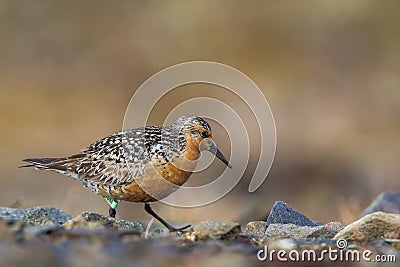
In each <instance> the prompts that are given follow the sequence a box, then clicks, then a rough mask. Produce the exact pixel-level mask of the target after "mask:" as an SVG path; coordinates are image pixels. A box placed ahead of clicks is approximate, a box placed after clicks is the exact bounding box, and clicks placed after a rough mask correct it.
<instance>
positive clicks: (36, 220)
mask: <svg viewBox="0 0 400 267" xmlns="http://www.w3.org/2000/svg"><path fill="white" fill-rule="evenodd" d="M0 218H1V219H2V220H3V221H4V222H6V223H8V224H12V223H16V222H21V223H24V224H28V225H33V226H42V225H61V224H63V223H65V222H66V221H68V220H69V219H71V218H72V216H71V215H68V214H65V213H64V212H63V211H62V210H60V209H58V208H55V207H47V206H39V207H33V208H29V209H25V210H21V209H12V208H6V207H0Z"/></svg>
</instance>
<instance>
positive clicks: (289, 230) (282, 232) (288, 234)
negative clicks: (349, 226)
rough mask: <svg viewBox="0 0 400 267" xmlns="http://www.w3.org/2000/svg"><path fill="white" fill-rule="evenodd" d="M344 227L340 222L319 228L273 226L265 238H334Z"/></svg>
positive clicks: (319, 226)
mask: <svg viewBox="0 0 400 267" xmlns="http://www.w3.org/2000/svg"><path fill="white" fill-rule="evenodd" d="M342 228H343V226H342V224H341V223H339V222H331V223H328V224H326V225H318V226H298V225H295V224H271V225H269V226H268V228H267V230H266V231H265V237H267V238H272V239H283V238H292V239H304V238H324V239H330V238H332V237H333V236H334V235H335V234H336V233H337V232H338V231H339V230H340V229H342Z"/></svg>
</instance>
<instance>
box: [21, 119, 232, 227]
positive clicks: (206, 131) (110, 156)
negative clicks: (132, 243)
mask: <svg viewBox="0 0 400 267" xmlns="http://www.w3.org/2000/svg"><path fill="white" fill-rule="evenodd" d="M202 150H208V151H210V152H212V153H213V154H215V156H216V157H218V158H219V159H220V160H221V161H222V162H223V163H224V164H225V165H226V166H228V167H229V168H232V167H231V165H230V163H229V161H228V160H227V159H226V157H225V156H224V155H223V154H222V153H221V151H220V150H219V149H218V148H217V146H216V145H215V143H214V142H213V141H212V131H211V127H210V125H209V124H208V123H207V122H206V121H205V120H203V119H202V118H200V117H197V116H184V117H180V118H178V119H177V120H176V121H175V122H174V123H172V124H171V125H169V126H146V127H142V128H136V129H130V130H124V131H119V132H116V133H114V134H112V135H109V136H107V137H105V138H103V139H100V140H98V141H96V142H94V143H93V144H91V145H90V146H88V147H86V148H85V149H83V150H81V152H80V153H77V154H74V155H72V156H69V157H64V158H28V159H24V160H23V161H26V162H29V163H30V164H29V165H25V166H22V167H35V168H36V169H37V170H51V171H56V172H58V173H61V174H63V175H66V176H69V177H72V178H73V179H75V180H77V181H78V182H80V183H82V184H83V185H84V186H85V187H88V188H90V189H91V190H92V192H94V193H96V194H98V195H100V196H102V197H103V198H104V199H105V200H106V201H107V202H108V204H109V205H110V208H109V215H110V217H113V218H115V215H116V213H117V212H116V208H117V206H118V204H119V202H120V201H122V200H124V201H131V202H142V203H145V204H144V208H145V210H146V212H148V213H149V214H150V215H152V216H154V217H155V218H156V219H157V220H159V221H160V222H161V223H162V224H163V225H164V226H165V227H167V228H168V230H169V231H170V232H175V231H182V230H184V229H186V228H188V227H190V225H186V226H183V227H180V228H175V227H174V226H172V225H171V224H169V223H168V222H167V221H165V220H164V219H163V218H162V217H160V216H159V215H158V214H157V213H155V212H154V210H153V209H152V208H151V206H150V203H151V202H154V201H157V200H160V199H162V198H164V197H166V196H168V195H170V194H171V193H173V192H174V191H175V190H177V189H178V188H179V186H181V185H183V184H184V183H185V182H186V181H187V180H188V179H189V177H190V175H191V174H192V172H193V170H194V168H195V167H196V161H197V159H198V158H199V157H200V152H201V151H202Z"/></svg>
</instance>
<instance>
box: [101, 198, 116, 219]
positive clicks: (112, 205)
mask: <svg viewBox="0 0 400 267" xmlns="http://www.w3.org/2000/svg"><path fill="white" fill-rule="evenodd" d="M104 199H105V200H106V201H107V203H108V204H109V205H110V208H109V209H108V214H109V215H110V217H111V218H115V215H117V207H118V201H115V200H114V199H112V198H109V197H105V198H104Z"/></svg>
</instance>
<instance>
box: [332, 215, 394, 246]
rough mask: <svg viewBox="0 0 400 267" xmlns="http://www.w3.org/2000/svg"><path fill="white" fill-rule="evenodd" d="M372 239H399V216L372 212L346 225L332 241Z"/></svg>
mask: <svg viewBox="0 0 400 267" xmlns="http://www.w3.org/2000/svg"><path fill="white" fill-rule="evenodd" d="M374 238H389V239H400V214H393V213H385V212H381V211H378V212H374V213H371V214H367V215H365V216H364V217H362V218H361V219H359V220H357V221H355V222H353V223H351V224H349V225H347V226H346V227H345V228H344V229H342V230H341V231H340V232H339V233H337V234H336V235H335V237H334V239H346V240H351V241H365V240H369V239H374Z"/></svg>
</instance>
